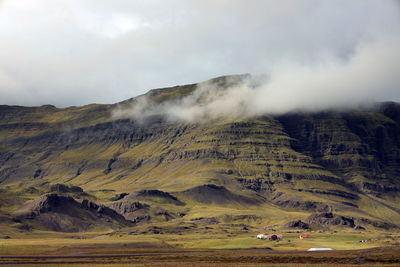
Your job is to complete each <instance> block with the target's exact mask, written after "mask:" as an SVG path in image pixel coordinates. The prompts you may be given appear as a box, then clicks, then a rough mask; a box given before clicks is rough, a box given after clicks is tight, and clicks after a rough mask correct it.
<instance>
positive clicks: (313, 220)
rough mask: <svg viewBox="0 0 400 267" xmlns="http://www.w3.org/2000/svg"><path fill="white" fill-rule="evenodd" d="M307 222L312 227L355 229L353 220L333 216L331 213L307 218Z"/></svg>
mask: <svg viewBox="0 0 400 267" xmlns="http://www.w3.org/2000/svg"><path fill="white" fill-rule="evenodd" d="M307 222H308V223H310V224H312V225H318V226H325V227H329V226H336V225H340V226H347V227H351V228H354V227H355V224H354V219H353V218H348V217H344V216H340V215H337V214H333V213H331V212H328V213H318V214H313V215H311V216H310V217H308V218H307Z"/></svg>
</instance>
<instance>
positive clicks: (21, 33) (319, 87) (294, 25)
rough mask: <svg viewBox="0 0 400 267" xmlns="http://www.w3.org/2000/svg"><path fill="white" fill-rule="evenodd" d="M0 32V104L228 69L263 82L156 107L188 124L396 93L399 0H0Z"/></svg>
mask: <svg viewBox="0 0 400 267" xmlns="http://www.w3.org/2000/svg"><path fill="white" fill-rule="evenodd" d="M0 40H1V41H0V94H1V104H20V105H41V104H47V103H52V104H55V105H58V106H69V105H82V104H87V103H93V102H97V103H113V102H117V101H121V100H124V99H126V98H130V97H133V96H136V95H138V94H142V93H144V92H146V91H147V90H149V89H151V88H158V87H166V86H173V85H176V84H186V83H193V82H197V81H201V80H206V79H209V78H212V77H216V76H221V75H226V74H234V73H252V74H267V75H268V79H267V80H266V82H265V83H263V84H262V85H260V86H257V87H252V86H250V87H249V86H247V85H245V84H244V85H242V86H240V87H235V88H231V89H230V90H228V91H226V92H225V95H223V96H220V95H219V96H213V97H210V100H209V102H208V103H207V104H204V105H203V106H201V107H196V106H193V103H192V102H193V101H195V96H193V97H192V98H188V99H185V100H183V102H182V103H168V107H167V106H165V107H157V109H159V110H162V111H165V112H167V113H168V114H171V116H175V117H178V118H180V117H182V116H183V115H179V114H181V113H182V110H181V109H182V108H185V111H186V112H185V115H184V117H183V118H181V119H185V120H186V119H187V120H192V119H196V118H199V117H209V116H214V115H211V114H226V113H232V112H238V113H240V114H246V115H250V114H260V113H265V112H285V111H287V110H291V109H297V108H303V109H309V110H313V109H318V108H321V107H324V108H326V107H337V106H341V105H344V106H346V105H348V104H355V103H360V102H363V101H379V100H395V101H400V94H399V92H398V91H400V90H398V87H399V86H398V85H399V84H400V83H399V78H398V77H400V68H399V63H398V62H400V60H399V57H400V56H399V54H400V48H399V47H400V42H399V40H400V5H399V2H398V1H384V2H382V1H373V0H359V1H344V0H339V1H311V0H308V1H305V0H304V1H302V0H299V1H280V2H279V3H277V2H276V1H257V0H256V1H251V2H249V1H241V0H231V1H227V0H221V1H179V0H176V1H168V2H166V1H161V0H150V1H122V0H116V1H112V2H110V1H99V0H97V1H95V0H87V1H79V2H75V1H67V0H57V1H36V2H32V1H28V0H21V1H12V0H3V1H1V2H0ZM201 90H202V92H203V94H205V93H207V90H209V93H210V92H211V91H210V88H208V89H207V88H202V89H201ZM199 92H200V91H199ZM191 101H192V102H191ZM238 106H240V107H241V108H240V109H238V108H237V107H238ZM146 110H150V109H149V108H148V107H146ZM189 111H190V112H189ZM151 112H155V110H153V111H151Z"/></svg>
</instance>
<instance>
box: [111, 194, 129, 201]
mask: <svg viewBox="0 0 400 267" xmlns="http://www.w3.org/2000/svg"><path fill="white" fill-rule="evenodd" d="M127 195H129V194H128V193H121V194H118V195H115V196H114V197H112V198H111V199H110V200H111V201H118V200H120V199H123V198H124V197H126V196H127Z"/></svg>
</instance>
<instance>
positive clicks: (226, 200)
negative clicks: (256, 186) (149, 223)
mask: <svg viewBox="0 0 400 267" xmlns="http://www.w3.org/2000/svg"><path fill="white" fill-rule="evenodd" d="M178 194H179V195H181V196H183V197H185V198H188V199H191V200H194V201H196V202H200V203H204V204H218V205H229V204H231V205H232V204H239V205H258V204H260V203H261V200H260V199H257V198H254V199H252V198H249V197H246V196H242V195H238V194H235V193H232V192H231V191H229V190H228V189H226V188H225V187H223V186H217V185H214V184H206V185H201V186H196V187H193V188H191V189H188V190H185V191H182V192H179V193H178Z"/></svg>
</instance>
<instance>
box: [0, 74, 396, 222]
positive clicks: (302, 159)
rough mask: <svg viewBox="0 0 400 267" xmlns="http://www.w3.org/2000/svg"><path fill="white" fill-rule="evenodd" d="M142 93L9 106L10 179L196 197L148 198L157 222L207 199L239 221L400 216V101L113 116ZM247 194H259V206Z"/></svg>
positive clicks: (221, 83) (1, 114) (2, 170)
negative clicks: (198, 115) (246, 112)
mask: <svg viewBox="0 0 400 267" xmlns="http://www.w3.org/2000/svg"><path fill="white" fill-rule="evenodd" d="M248 78H249V76H248V75H242V76H240V75H239V76H232V77H218V78H215V79H213V80H211V83H212V84H214V86H216V87H218V88H222V90H224V88H229V86H232V85H233V84H235V83H238V82H240V81H241V80H243V79H248ZM196 88H197V85H196V84H190V85H183V86H175V87H169V88H166V89H155V90H151V91H149V92H148V93H146V94H145V95H143V96H145V97H147V99H148V101H150V102H151V103H153V104H159V103H164V102H165V101H175V100H177V99H181V98H182V97H185V96H188V95H190V94H193V92H194V91H195V90H196ZM143 96H139V98H140V97H143ZM137 99H138V98H132V99H128V100H126V101H122V102H120V103H116V104H109V105H108V104H91V105H87V106H82V107H69V108H65V109H59V108H55V107H53V106H51V105H45V106H40V107H17V106H4V105H3V106H0V188H7V187H8V188H11V189H10V190H11V191H12V190H15V188H17V187H21V188H29V187H35V188H38V189H40V190H42V191H43V190H44V191H46V188H47V187H48V186H49V185H51V184H56V183H59V184H69V185H74V186H80V187H82V188H83V189H84V190H85V191H86V192H89V193H90V194H91V195H93V197H95V198H96V199H97V201H98V202H100V203H104V204H107V203H109V199H110V198H111V197H112V196H114V195H115V194H121V193H126V194H133V195H134V194H135V193H134V192H139V191H141V190H161V191H165V192H168V193H169V194H172V195H173V196H175V197H178V200H179V201H182V202H185V203H186V204H185V205H183V206H179V207H178V206H176V205H173V206H171V204H168V203H159V202H158V203H157V201H152V200H151V199H147V200H145V202H144V205H149V207H151V208H148V209H147V210H146V212H148V214H147V213H146V214H147V215H146V214H144V213H143V212H144V211H141V212H142V213H143V214H141V216H148V217H146V218H154V220H155V221H156V222H157V221H159V220H161V219H160V218H161V217H163V216H164V217H165V216H166V215H165V213H167V214H169V215H168V216H166V217H168V218H179V216H178V213H186V214H188V215H187V216H188V219H193V218H195V216H197V215H195V214H200V215H201V216H203V215H204V216H203V217H209V216H210V215H209V214H208V213H207V212H206V211H199V209H201V207H204V205H206V206H207V205H209V206H210V208H212V207H214V206H215V207H224V209H226V213H227V214H229V216H231V217H229V218H232V216H233V217H234V218H241V217H240V216H250V215H251V216H253V215H254V216H259V217H260V218H262V219H260V222H258V224H260V223H264V224H270V223H272V222H274V220H277V221H280V220H279V219H268V218H267V217H268V216H269V215H270V214H272V213H277V212H278V213H281V214H282V217H283V219H282V223H283V222H284V223H287V222H288V221H289V220H292V219H303V220H305V219H306V218H307V217H308V216H310V215H311V214H314V213H318V212H331V211H333V212H335V213H338V214H341V215H343V216H350V217H353V218H359V220H360V222H361V221H362V219H364V222H366V220H369V221H370V222H376V223H391V222H393V219H394V218H397V219H399V220H397V221H400V213H399V212H398V211H399V210H400V206H399V204H398V203H400V202H399V201H398V200H399V198H400V104H398V103H395V102H385V103H381V104H378V105H376V106H374V107H364V108H356V109H349V110H345V111H332V110H330V111H320V112H304V113H300V112H296V113H286V114H278V115H277V114H275V115H263V116H257V117H251V118H229V117H221V118H219V119H212V120H210V121H209V122H206V123H205V122H201V123H198V122H179V121H170V120H168V119H166V118H165V117H163V116H162V115H154V116H150V117H149V118H148V119H146V120H145V121H138V120H135V119H130V118H128V117H120V118H115V117H114V116H113V114H114V112H115V110H117V109H121V107H122V108H129V107H131V106H132V105H133V106H134V105H135V103H136V102H135V101H137ZM207 185H210V186H211V187H210V186H207ZM222 188H223V189H222ZM194 193H195V194H197V197H194ZM202 194H205V195H202ZM214 194H216V195H214ZM218 194H220V195H224V196H226V197H225V198H224V199H225V200H223V201H222V200H221V198H220V196H218ZM34 196H36V195H35V194H33V195H32V196H30V197H34ZM125 198H126V197H125ZM125 198H124V199H125ZM208 199H210V200H211V199H216V200H218V201H215V202H213V201H211V202H209V201H208ZM235 199H236V200H235ZM141 201H142V200H141ZM146 201H147V202H146ZM237 201H239V202H240V203H242V204H240V205H238V204H237V203H238V202H237ZM243 203H256V205H255V207H254V209H253V208H250V209H249V210H251V214H248V213H249V211H245V210H244V209H243ZM10 208H13V209H18V205H17V204H15V205H14V206H12V207H10ZM157 208H161V209H162V210H164V211H157ZM1 210H2V207H0V211H1ZM256 210H262V212H261V216H260V214H258V213H259V212H257V211H256ZM3 212H9V211H8V210H7V209H4V210H3ZM160 212H161V213H160ZM299 212H300V215H299ZM156 214H164V215H162V216H161V215H156ZM233 214H235V215H233ZM225 215H226V214H225ZM225 215H224V216H225ZM239 215H240V216H239ZM160 216H161V217H160ZM221 216H223V214H221ZM235 216H239V217H235ZM184 218H185V217H184ZM223 218H226V217H223ZM219 220H221V218H219ZM238 220H239V221H240V220H241V219H238ZM271 220H272V221H271ZM150 221H151V219H150ZM357 223H358V221H357ZM365 224H367V225H369V226H367V227H371V226H370V225H371V224H368V223H364V225H365ZM372 224H373V223H372ZM399 226H400V225H399Z"/></svg>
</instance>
